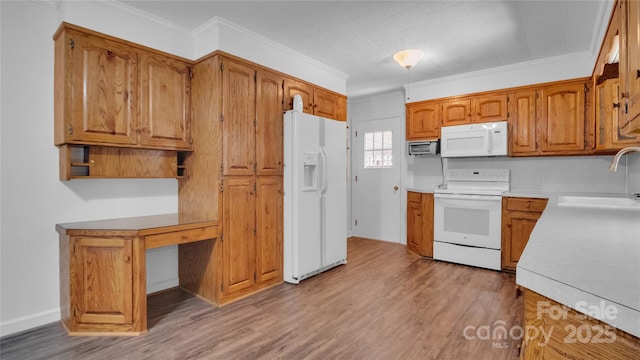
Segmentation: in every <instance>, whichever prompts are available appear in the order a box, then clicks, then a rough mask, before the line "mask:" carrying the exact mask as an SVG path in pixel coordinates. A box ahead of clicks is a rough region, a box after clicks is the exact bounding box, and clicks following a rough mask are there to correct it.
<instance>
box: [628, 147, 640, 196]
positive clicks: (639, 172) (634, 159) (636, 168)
mask: <svg viewBox="0 0 640 360" xmlns="http://www.w3.org/2000/svg"><path fill="white" fill-rule="evenodd" d="M627 164H628V166H629V169H628V171H629V175H628V178H627V186H628V187H629V193H630V194H640V153H637V152H635V153H630V154H627Z"/></svg>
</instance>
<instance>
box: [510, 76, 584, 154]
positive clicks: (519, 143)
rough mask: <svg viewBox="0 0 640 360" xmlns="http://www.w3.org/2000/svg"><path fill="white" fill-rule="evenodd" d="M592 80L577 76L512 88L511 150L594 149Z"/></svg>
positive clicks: (560, 151)
mask: <svg viewBox="0 0 640 360" xmlns="http://www.w3.org/2000/svg"><path fill="white" fill-rule="evenodd" d="M589 81H590V79H576V80H567V81H560V82H553V83H547V84H541V85H534V86H528V87H523V88H516V89H513V90H512V91H511V92H510V93H509V114H510V117H509V138H510V140H509V142H510V144H509V149H510V153H509V154H510V155H511V156H541V155H582V154H585V155H586V154H591V153H593V151H594V149H595V144H594V139H595V134H594V133H593V131H592V129H591V127H592V126H590V125H589V124H591V119H592V117H590V116H589V114H588V109H589V105H588V104H589V101H588V99H589Z"/></svg>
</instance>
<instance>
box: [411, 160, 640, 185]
mask: <svg viewBox="0 0 640 360" xmlns="http://www.w3.org/2000/svg"><path fill="white" fill-rule="evenodd" d="M638 155H640V154H638ZM627 157H629V156H627ZM412 158H413V159H410V160H409V161H408V164H409V173H411V172H413V187H416V188H425V189H431V188H434V187H436V186H438V185H439V184H441V183H442V166H441V158H440V157H424V156H415V157H412ZM612 158H613V156H580V157H577V156H574V157H569V156H567V157H529V158H507V157H496V158H449V159H446V160H445V162H446V164H447V166H448V168H450V169H456V168H473V167H475V168H506V169H510V170H511V189H512V190H542V191H552V192H599V193H626V192H627V176H626V174H627V167H628V165H627V164H628V163H627V162H629V165H630V169H629V172H630V176H629V180H630V182H633V181H635V184H636V186H635V189H636V190H635V191H629V192H640V185H639V183H640V156H634V157H633V158H630V159H623V161H621V162H620V165H619V167H618V171H617V172H615V173H611V172H609V170H608V168H609V164H611V160H612ZM632 173H633V175H631V174H632ZM629 185H631V184H629ZM409 187H412V186H411V185H409ZM629 187H630V189H631V188H632V186H629Z"/></svg>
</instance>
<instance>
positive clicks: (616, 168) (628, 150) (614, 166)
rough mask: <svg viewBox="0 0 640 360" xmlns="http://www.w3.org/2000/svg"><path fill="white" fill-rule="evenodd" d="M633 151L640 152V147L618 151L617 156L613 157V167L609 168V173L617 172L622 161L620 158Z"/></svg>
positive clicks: (630, 147)
mask: <svg viewBox="0 0 640 360" xmlns="http://www.w3.org/2000/svg"><path fill="white" fill-rule="evenodd" d="M632 151H637V152H640V146H629V147H626V148H624V149H622V150H620V151H618V153H617V154H616V156H614V157H613V161H611V165H610V166H609V171H611V172H615V171H616V170H618V162H619V161H620V158H621V157H622V155H624V154H626V153H628V152H632Z"/></svg>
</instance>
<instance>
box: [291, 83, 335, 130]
mask: <svg viewBox="0 0 640 360" xmlns="http://www.w3.org/2000/svg"><path fill="white" fill-rule="evenodd" d="M283 89H284V102H283V104H284V111H287V110H291V109H293V97H294V96H295V95H300V96H301V97H302V104H303V107H302V111H303V112H305V113H307V114H313V115H318V116H321V117H325V118H329V119H334V120H341V121H346V120H347V98H346V97H345V96H343V95H340V94H337V93H333V92H330V91H327V90H323V89H320V88H318V87H315V86H312V85H310V84H307V83H305V82H302V81H297V80H294V79H291V78H285V79H284V85H283Z"/></svg>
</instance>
